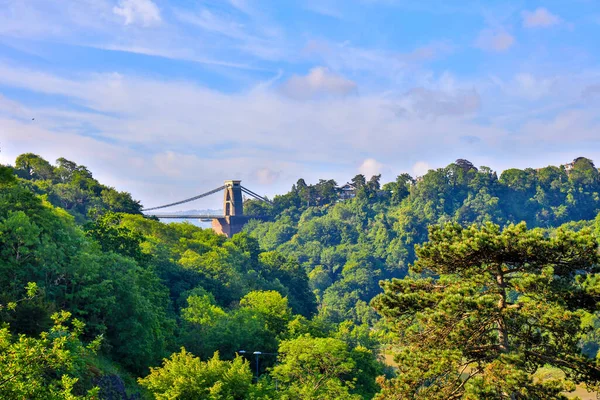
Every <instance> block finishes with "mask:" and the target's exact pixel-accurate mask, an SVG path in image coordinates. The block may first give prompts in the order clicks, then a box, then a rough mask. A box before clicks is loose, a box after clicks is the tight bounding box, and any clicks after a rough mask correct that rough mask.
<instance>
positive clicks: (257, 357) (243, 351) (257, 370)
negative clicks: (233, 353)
mask: <svg viewBox="0 0 600 400" xmlns="http://www.w3.org/2000/svg"><path fill="white" fill-rule="evenodd" d="M238 354H250V352H249V351H246V350H240V351H238ZM252 354H254V355H255V356H256V383H258V378H259V377H260V369H259V362H260V361H259V357H260V356H261V355H265V356H276V355H277V354H279V353H263V352H262V351H255V352H253V353H252Z"/></svg>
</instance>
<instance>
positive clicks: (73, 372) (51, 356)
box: [0, 311, 99, 400]
mask: <svg viewBox="0 0 600 400" xmlns="http://www.w3.org/2000/svg"><path fill="white" fill-rule="evenodd" d="M70 317H71V314H70V313H68V312H64V311H63V312H60V313H56V314H54V315H53V316H52V319H53V320H54V326H53V327H52V328H51V329H50V331H48V332H43V333H42V334H41V335H40V336H39V338H33V337H26V336H25V335H19V336H18V337H16V338H15V337H13V336H12V335H11V334H10V331H9V330H8V328H6V327H3V328H0V394H1V396H2V398H6V399H32V400H35V399H39V400H59V399H69V400H75V399H90V400H91V399H96V398H97V396H96V394H97V393H98V389H97V388H96V389H91V388H90V390H89V391H88V390H86V389H85V388H83V387H81V386H80V385H78V381H80V379H81V378H82V377H83V376H84V375H85V374H86V368H87V365H86V364H87V362H88V358H89V356H90V355H91V354H94V353H95V352H96V350H97V348H98V345H99V341H94V342H92V343H90V344H89V345H87V346H85V345H83V343H81V341H80V340H79V337H80V335H81V333H82V332H83V323H82V322H80V321H78V320H75V319H74V320H71V323H70V324H69V320H70ZM77 392H80V393H79V394H80V395H78V393H77Z"/></svg>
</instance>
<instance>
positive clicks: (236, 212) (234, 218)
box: [142, 180, 271, 237]
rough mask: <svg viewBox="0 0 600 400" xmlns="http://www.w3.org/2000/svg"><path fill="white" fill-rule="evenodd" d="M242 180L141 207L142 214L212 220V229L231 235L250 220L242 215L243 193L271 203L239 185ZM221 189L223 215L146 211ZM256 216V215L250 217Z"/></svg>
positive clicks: (170, 205) (183, 202) (182, 202)
mask: <svg viewBox="0 0 600 400" xmlns="http://www.w3.org/2000/svg"><path fill="white" fill-rule="evenodd" d="M241 182H242V181H239V180H229V181H225V183H224V184H223V186H221V187H218V188H216V189H213V190H209V191H208V192H206V193H202V194H199V195H197V196H194V197H190V198H189V199H185V200H181V201H176V202H175V203H170V204H165V205H162V206H157V207H151V208H146V209H143V210H142V211H143V212H144V215H147V216H149V217H156V218H159V219H199V220H203V221H207V220H212V229H213V230H214V231H215V232H217V233H219V234H223V235H225V236H227V237H231V236H233V235H235V234H236V233H238V232H240V231H241V230H242V228H243V227H244V225H245V224H246V223H247V222H248V220H250V217H246V216H245V215H244V199H243V197H242V196H243V194H246V195H248V196H250V197H252V198H254V199H256V200H260V201H264V202H267V203H271V202H270V201H269V200H268V199H266V198H265V197H263V196H260V195H258V194H256V193H255V192H253V191H252V190H250V189H248V188H245V187H243V186H242V185H241ZM220 191H223V215H211V214H198V215H196V214H156V213H154V212H152V213H148V212H149V211H156V210H162V209H164V208H169V207H174V206H178V205H181V204H185V203H190V202H192V201H195V200H198V199H201V198H203V197H207V196H210V195H212V194H215V193H218V192H220ZM252 218H257V217H252Z"/></svg>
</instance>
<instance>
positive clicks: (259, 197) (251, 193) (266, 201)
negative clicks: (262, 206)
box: [240, 185, 273, 204]
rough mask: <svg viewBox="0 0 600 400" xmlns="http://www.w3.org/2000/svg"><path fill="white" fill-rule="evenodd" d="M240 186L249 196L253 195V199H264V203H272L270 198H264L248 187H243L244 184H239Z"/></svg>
mask: <svg viewBox="0 0 600 400" xmlns="http://www.w3.org/2000/svg"><path fill="white" fill-rule="evenodd" d="M240 187H241V188H242V191H243V192H244V193H246V194H248V195H250V196H252V197H254V198H255V199H257V200H261V201H264V202H265V203H269V204H273V203H272V202H271V201H270V200H268V199H266V198H265V197H263V196H260V195H258V194H256V193H254V192H253V191H252V190H250V189H248V188H245V187H244V186H241V185H240Z"/></svg>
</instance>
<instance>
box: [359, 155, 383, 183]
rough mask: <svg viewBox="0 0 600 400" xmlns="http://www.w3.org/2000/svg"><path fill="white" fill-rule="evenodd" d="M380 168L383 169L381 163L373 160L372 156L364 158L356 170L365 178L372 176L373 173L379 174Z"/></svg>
mask: <svg viewBox="0 0 600 400" xmlns="http://www.w3.org/2000/svg"><path fill="white" fill-rule="evenodd" d="M382 169H383V164H382V163H380V162H379V161H377V160H375V159H374V158H367V159H366V160H364V161H363V162H362V164H360V167H358V172H360V173H361V174H363V175H364V176H365V177H366V178H367V179H369V178H370V177H372V176H374V175H379V174H381V171H382Z"/></svg>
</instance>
